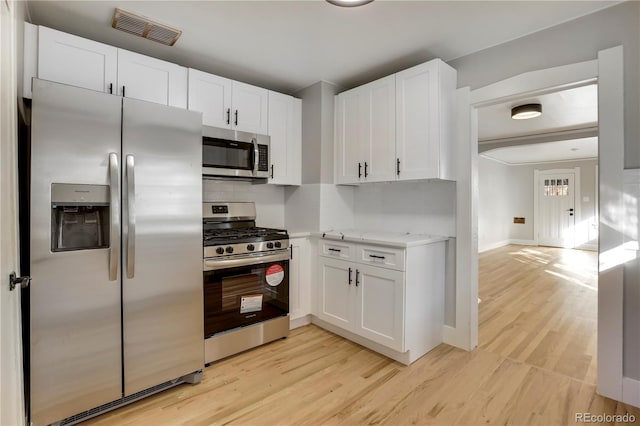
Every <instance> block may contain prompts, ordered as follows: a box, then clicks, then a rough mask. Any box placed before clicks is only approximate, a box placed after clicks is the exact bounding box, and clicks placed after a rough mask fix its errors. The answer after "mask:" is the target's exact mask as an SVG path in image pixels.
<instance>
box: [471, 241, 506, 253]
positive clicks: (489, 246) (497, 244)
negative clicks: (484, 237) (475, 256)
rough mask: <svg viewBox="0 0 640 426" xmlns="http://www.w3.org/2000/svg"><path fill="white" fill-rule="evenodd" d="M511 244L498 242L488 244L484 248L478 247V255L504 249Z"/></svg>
mask: <svg viewBox="0 0 640 426" xmlns="http://www.w3.org/2000/svg"><path fill="white" fill-rule="evenodd" d="M507 244H509V240H503V241H497V242H495V243H491V244H487V245H485V246H482V247H478V253H484V252H485V251H489V250H494V249H497V248H500V247H504V246H506V245H507Z"/></svg>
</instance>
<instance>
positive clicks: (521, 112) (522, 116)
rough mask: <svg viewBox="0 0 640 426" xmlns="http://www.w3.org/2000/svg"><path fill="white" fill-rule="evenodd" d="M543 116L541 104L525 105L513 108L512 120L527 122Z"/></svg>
mask: <svg viewBox="0 0 640 426" xmlns="http://www.w3.org/2000/svg"><path fill="white" fill-rule="evenodd" d="M541 115H542V105H541V104H524V105H518V106H515V107H513V108H511V118H513V119H514V120H527V119H529V118H536V117H540V116H541Z"/></svg>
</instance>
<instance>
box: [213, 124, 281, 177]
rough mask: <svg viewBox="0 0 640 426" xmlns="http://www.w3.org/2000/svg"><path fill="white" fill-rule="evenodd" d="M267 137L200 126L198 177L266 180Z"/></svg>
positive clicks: (267, 171) (267, 175)
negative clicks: (200, 162)
mask: <svg viewBox="0 0 640 426" xmlns="http://www.w3.org/2000/svg"><path fill="white" fill-rule="evenodd" d="M269 141H270V137H269V136H266V135H259V134H256V133H247V132H239V131H237V130H230V129H221V128H218V127H209V126H203V127H202V174H203V175H204V176H212V177H231V178H242V179H266V178H268V177H269Z"/></svg>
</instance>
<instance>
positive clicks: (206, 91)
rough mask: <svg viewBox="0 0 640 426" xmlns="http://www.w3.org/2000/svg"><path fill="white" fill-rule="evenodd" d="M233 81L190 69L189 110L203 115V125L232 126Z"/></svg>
mask: <svg viewBox="0 0 640 426" xmlns="http://www.w3.org/2000/svg"><path fill="white" fill-rule="evenodd" d="M231 86H232V84H231V80H229V79H228V78H224V77H219V76H217V75H213V74H208V73H206V72H202V71H198V70H194V69H193V68H189V109H191V110H195V111H200V112H201V113H202V124H205V125H207V126H213V127H230V126H231Z"/></svg>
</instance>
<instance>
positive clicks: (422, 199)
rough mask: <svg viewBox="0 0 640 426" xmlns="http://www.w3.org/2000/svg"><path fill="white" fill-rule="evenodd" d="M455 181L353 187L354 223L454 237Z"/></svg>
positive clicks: (378, 228) (370, 227)
mask: <svg viewBox="0 0 640 426" xmlns="http://www.w3.org/2000/svg"><path fill="white" fill-rule="evenodd" d="M455 191H456V185H455V182H449V181H428V182H419V181H416V182H390V183H370V184H363V185H360V186H359V187H356V188H354V226H355V227H356V228H358V229H365V230H387V231H392V232H412V233H421V234H437V235H444V236H455V214H456V210H455V196H456V195H455Z"/></svg>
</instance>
